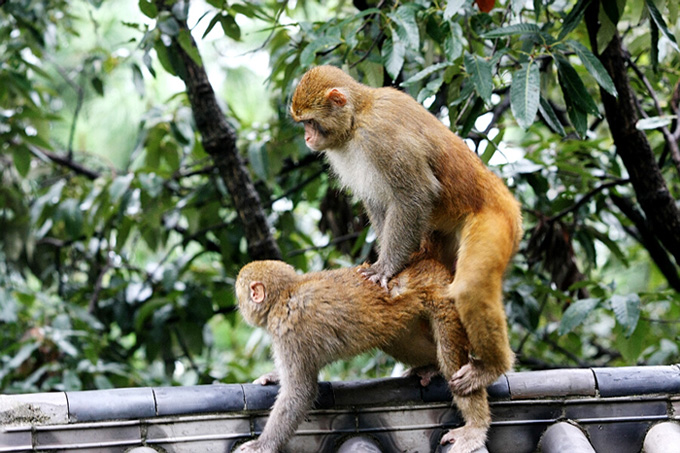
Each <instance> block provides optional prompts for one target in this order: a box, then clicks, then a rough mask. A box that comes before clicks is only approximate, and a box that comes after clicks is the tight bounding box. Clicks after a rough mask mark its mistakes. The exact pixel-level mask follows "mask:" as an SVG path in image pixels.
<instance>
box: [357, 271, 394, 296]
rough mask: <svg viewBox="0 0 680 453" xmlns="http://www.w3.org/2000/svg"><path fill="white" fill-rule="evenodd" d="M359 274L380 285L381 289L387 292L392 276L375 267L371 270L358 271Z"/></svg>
mask: <svg viewBox="0 0 680 453" xmlns="http://www.w3.org/2000/svg"><path fill="white" fill-rule="evenodd" d="M358 272H359V273H360V274H361V275H363V276H364V278H366V279H367V280H368V281H370V282H373V283H376V284H379V285H380V286H381V287H383V288H385V290H387V282H388V281H389V280H390V277H391V276H390V275H387V274H385V273H384V272H381V271H380V270H379V269H376V266H375V265H373V266H371V267H369V268H361V269H359V270H358Z"/></svg>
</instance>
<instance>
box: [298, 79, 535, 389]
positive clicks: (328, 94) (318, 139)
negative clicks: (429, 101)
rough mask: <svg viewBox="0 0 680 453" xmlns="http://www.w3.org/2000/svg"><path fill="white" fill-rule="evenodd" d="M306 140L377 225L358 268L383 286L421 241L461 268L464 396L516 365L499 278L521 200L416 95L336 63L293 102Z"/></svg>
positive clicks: (451, 292)
mask: <svg viewBox="0 0 680 453" xmlns="http://www.w3.org/2000/svg"><path fill="white" fill-rule="evenodd" d="M291 114H292V117H293V119H294V120H295V121H298V122H302V123H303V124H304V126H305V142H306V143H307V146H308V147H309V148H310V149H312V150H314V151H322V152H324V154H325V155H326V157H327V159H328V161H329V162H330V165H331V167H332V169H333V172H334V173H335V174H337V176H338V177H339V178H340V181H341V182H342V183H343V184H344V185H345V186H346V187H349V188H350V189H351V190H352V192H353V193H354V194H355V195H356V196H357V197H359V198H360V199H361V200H362V201H363V203H364V206H365V208H366V210H367V212H368V215H369V217H370V220H371V224H372V225H373V228H374V229H375V231H376V234H377V237H378V243H379V246H380V253H379V258H378V260H377V261H376V262H375V263H374V264H373V265H372V266H370V267H369V268H367V269H364V270H362V273H363V274H364V275H365V276H366V277H367V278H368V279H370V280H371V281H373V282H379V283H380V284H381V285H382V286H383V287H386V286H387V281H388V280H389V279H390V278H391V277H392V276H394V275H395V274H396V273H397V272H399V271H400V270H401V269H403V267H404V266H405V264H406V263H407V261H408V258H409V256H410V254H411V253H413V252H414V251H416V250H418V248H419V247H421V246H423V244H427V247H428V248H430V249H431V250H433V251H434V252H435V254H434V255H433V256H435V257H436V258H437V259H439V260H440V261H441V262H443V263H444V264H445V265H446V266H448V267H449V269H454V268H455V271H456V276H455V279H454V281H453V283H452V284H451V285H450V286H449V289H448V294H447V295H448V297H449V298H450V299H453V300H454V301H455V304H456V307H457V309H458V312H459V313H460V317H461V320H462V323H463V325H464V326H465V329H466V331H467V335H468V337H469V339H470V344H471V349H472V353H473V354H474V356H475V358H474V359H472V360H471V361H470V362H469V363H468V364H466V365H465V366H463V368H461V369H460V370H459V371H458V372H457V373H456V375H455V376H454V377H453V379H452V382H451V384H452V388H453V390H454V392H456V393H458V394H466V393H469V392H471V391H473V390H475V389H480V388H484V387H486V386H487V385H489V384H490V383H492V382H493V381H494V380H495V379H496V378H498V376H500V375H501V374H502V373H503V372H505V371H507V370H509V369H510V368H511V366H512V362H513V358H514V355H513V353H512V350H511V349H510V344H509V340H508V332H507V324H506V318H505V310H504V307H503V300H502V278H503V274H504V273H505V269H506V267H507V265H508V262H509V261H510V258H511V257H512V255H513V254H514V252H515V251H516V249H517V246H518V243H519V240H520V237H521V234H522V225H521V224H522V219H521V213H520V209H519V205H518V203H517V201H516V200H515V198H514V197H513V196H512V194H511V193H510V191H509V190H508V189H507V187H506V186H505V184H503V182H502V181H501V179H500V178H499V177H497V176H496V175H495V174H494V173H493V172H491V171H490V170H489V169H488V168H486V167H485V166H484V164H483V163H482V161H481V160H480V159H479V157H477V156H476V155H475V154H474V153H473V152H472V151H470V149H469V148H468V147H467V146H466V145H465V143H464V142H463V141H462V140H461V139H460V138H459V137H458V136H456V135H455V134H454V133H453V132H451V131H450V130H449V129H448V128H447V127H446V126H445V125H443V124H442V123H441V122H440V121H439V120H438V119H437V118H436V117H435V116H434V115H432V114H431V113H429V112H428V111H427V110H426V109H425V108H424V107H423V106H421V105H420V104H419V103H418V102H416V101H415V100H414V99H413V98H412V97H411V96H409V95H407V94H405V93H403V92H401V91H398V90H396V89H393V88H371V87H368V86H366V85H363V84H361V83H359V82H357V81H355V80H354V79H353V78H352V77H350V76H349V75H347V74H345V73H344V72H343V71H342V70H340V69H338V68H335V67H332V66H319V67H316V68H313V69H310V70H309V71H308V72H307V73H306V74H305V75H304V76H303V77H302V79H301V80H300V83H299V84H298V86H297V88H296V90H295V93H294V95H293V100H292V103H291Z"/></svg>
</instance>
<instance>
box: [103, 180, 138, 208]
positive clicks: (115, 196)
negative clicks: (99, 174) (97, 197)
mask: <svg viewBox="0 0 680 453" xmlns="http://www.w3.org/2000/svg"><path fill="white" fill-rule="evenodd" d="M134 176H135V175H134V174H133V173H128V174H127V175H121V176H116V179H114V180H113V182H112V183H111V186H110V187H109V197H111V203H112V204H115V203H117V202H118V201H119V200H120V198H121V197H122V196H123V195H124V194H125V192H127V190H128V188H130V183H132V178H133V177H134Z"/></svg>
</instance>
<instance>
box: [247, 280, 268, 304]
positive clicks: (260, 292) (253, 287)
mask: <svg viewBox="0 0 680 453" xmlns="http://www.w3.org/2000/svg"><path fill="white" fill-rule="evenodd" d="M265 295H266V291H265V289H264V283H262V282H250V299H251V300H252V301H253V302H255V303H256V304H261V303H262V301H264V296H265Z"/></svg>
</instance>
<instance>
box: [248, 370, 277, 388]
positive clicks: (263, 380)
mask: <svg viewBox="0 0 680 453" xmlns="http://www.w3.org/2000/svg"><path fill="white" fill-rule="evenodd" d="M278 383H279V373H278V372H276V371H272V372H271V373H266V374H263V375H262V376H260V377H259V378H257V379H255V380H254V381H253V384H260V385H270V384H278Z"/></svg>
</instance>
